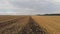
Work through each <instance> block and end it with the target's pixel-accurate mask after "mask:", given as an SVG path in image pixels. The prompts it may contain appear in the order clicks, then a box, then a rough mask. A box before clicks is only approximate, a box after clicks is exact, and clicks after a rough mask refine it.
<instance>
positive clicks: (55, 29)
mask: <svg viewBox="0 0 60 34" xmlns="http://www.w3.org/2000/svg"><path fill="white" fill-rule="evenodd" d="M32 18H33V19H34V20H35V21H36V23H38V24H39V25H40V26H41V27H43V28H45V29H47V31H48V32H49V33H50V34H60V16H32Z"/></svg>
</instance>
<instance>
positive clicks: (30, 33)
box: [0, 16, 60, 34]
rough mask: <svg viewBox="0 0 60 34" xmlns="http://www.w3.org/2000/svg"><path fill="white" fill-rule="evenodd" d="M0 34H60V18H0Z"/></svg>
mask: <svg viewBox="0 0 60 34" xmlns="http://www.w3.org/2000/svg"><path fill="white" fill-rule="evenodd" d="M0 34H60V16H0Z"/></svg>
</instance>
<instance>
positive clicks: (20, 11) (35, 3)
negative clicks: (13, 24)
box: [0, 0, 60, 15]
mask: <svg viewBox="0 0 60 34" xmlns="http://www.w3.org/2000/svg"><path fill="white" fill-rule="evenodd" d="M47 13H48V14H51V13H60V0H0V15H34V14H47Z"/></svg>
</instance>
